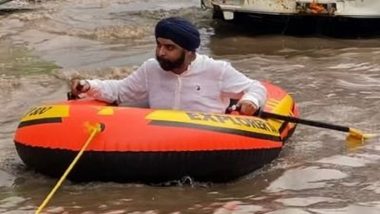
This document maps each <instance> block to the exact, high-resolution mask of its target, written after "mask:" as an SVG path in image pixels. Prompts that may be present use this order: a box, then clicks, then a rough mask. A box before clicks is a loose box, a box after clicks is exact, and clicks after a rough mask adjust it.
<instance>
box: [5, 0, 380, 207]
mask: <svg viewBox="0 0 380 214" xmlns="http://www.w3.org/2000/svg"><path fill="white" fill-rule="evenodd" d="M4 6H5V5H3V6H2V7H4ZM20 7H21V8H26V9H16V8H20ZM171 15H179V16H184V17H187V18H188V19H190V20H192V21H193V22H194V23H195V24H196V25H197V26H198V27H199V28H200V31H201V34H202V46H201V48H200V49H199V52H201V53H205V54H209V55H211V56H212V57H214V58H218V59H226V60H228V61H230V62H231V63H232V64H233V65H234V66H235V67H236V68H238V69H239V70H241V71H242V72H244V73H246V74H247V75H248V76H250V77H252V78H256V79H259V80H269V81H271V82H273V83H275V84H277V85H279V86H281V87H283V88H284V89H286V90H287V91H289V93H291V94H292V96H293V97H294V98H295V99H296V101H297V103H298V105H299V108H300V110H301V115H302V117H304V118H309V119H315V120H320V121H325V122H330V123H334V124H341V125H346V126H350V127H351V126H352V127H356V128H359V129H360V130H364V131H365V132H369V133H379V132H380V124H379V122H378V121H379V120H380V113H379V111H378V109H379V108H378V106H379V105H380V87H379V85H380V73H379V71H380V63H379V62H380V54H379V53H380V39H376V38H368V39H336V38H329V37H317V36H308V37H293V36H282V35H256V34H254V33H252V32H251V31H250V30H248V29H246V30H244V29H241V28H238V27H234V26H231V25H230V24H225V23H220V22H218V21H214V20H212V19H211V14H210V12H209V11H202V10H201V9H200V6H199V2H198V1H195V0H194V1H185V0H183V1H182V0H179V1H176V4H173V3H172V2H170V1H168V0H159V1H153V0H147V1H137V0H136V1H135V0H112V1H109V0H108V1H106V0H96V1H90V0H83V1H79V2H78V1H74V0H67V1H42V2H40V3H32V2H26V1H14V2H12V3H8V4H7V9H6V10H5V11H2V12H0V95H1V100H0V105H1V107H2V108H1V109H0V115H1V117H0V212H1V213H33V211H34V210H35V209H36V208H37V207H38V206H39V205H40V203H41V202H42V200H43V199H44V198H45V196H46V195H47V193H48V192H49V191H50V190H51V188H52V187H53V185H54V184H55V182H56V180H55V179H51V178H48V177H46V176H43V175H40V174H36V173H34V172H33V171H31V170H28V169H26V168H25V166H24V165H23V163H22V161H21V160H20V159H19V158H18V155H17V153H16V150H15V148H14V144H13V134H14V131H15V130H16V127H17V125H18V122H19V119H20V117H21V116H22V114H23V113H24V112H25V111H26V110H27V109H28V108H29V107H30V106H32V105H34V104H39V103H42V102H52V101H57V100H63V99H66V91H67V90H68V86H67V82H68V80H69V79H70V78H71V77H72V76H74V75H75V76H77V75H79V76H83V77H87V78H122V77H124V76H126V75H128V74H129V73H130V72H131V71H132V70H133V69H135V68H136V66H138V65H140V64H141V63H142V62H143V61H144V60H146V59H147V58H149V57H152V56H153V54H154V53H153V51H152V50H153V49H154V47H155V42H154V37H153V26H154V24H155V23H156V22H157V21H158V20H159V19H160V18H162V17H166V16H171ZM345 137H346V134H345V133H338V132H336V131H331V130H323V129H317V128H312V127H307V126H302V125H299V126H298V128H297V130H296V132H295V134H294V135H293V137H292V138H291V139H290V141H289V142H288V143H287V145H286V146H285V149H284V150H283V151H282V153H281V155H280V157H279V158H278V159H277V160H275V161H274V162H273V163H271V164H268V165H267V166H265V167H264V168H263V169H261V170H259V171H256V172H254V173H252V174H251V175H248V176H246V177H244V178H241V179H240V180H238V181H235V182H231V183H227V184H204V183H196V182H195V183H193V182H189V181H187V182H185V184H181V183H179V184H178V185H175V186H170V187H160V186H149V185H142V184H116V183H85V184H76V183H71V182H69V181H67V182H65V184H64V185H63V186H62V187H61V189H60V190H59V191H58V192H57V194H56V195H55V196H54V198H53V200H52V201H51V202H50V203H49V206H48V208H47V210H49V211H50V213H63V212H65V211H67V212H69V213H87V214H88V213H218V214H221V213H270V214H277V213H292V214H294V213H301V214H303V213H318V214H330V213H366V214H372V213H379V212H380V200H379V198H380V182H379V179H380V175H379V174H378V171H379V163H380V142H379V138H373V139H369V140H368V141H366V142H365V143H364V144H363V145H361V146H359V147H356V148H355V149H354V150H352V149H349V148H347V147H346V146H347V145H346V142H345Z"/></svg>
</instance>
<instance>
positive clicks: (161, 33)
mask: <svg viewBox="0 0 380 214" xmlns="http://www.w3.org/2000/svg"><path fill="white" fill-rule="evenodd" d="M155 35H156V39H157V38H158V37H161V38H164V39H170V40H172V41H173V42H174V43H176V44H177V45H179V46H181V47H182V48H184V49H186V50H188V51H195V49H197V48H198V47H199V45H200V43H201V39H200V36H199V31H198V29H197V28H196V27H195V26H194V25H193V24H192V23H191V22H189V21H187V20H186V19H184V18H181V17H170V18H166V19H162V20H161V21H159V22H158V23H157V25H156V29H155Z"/></svg>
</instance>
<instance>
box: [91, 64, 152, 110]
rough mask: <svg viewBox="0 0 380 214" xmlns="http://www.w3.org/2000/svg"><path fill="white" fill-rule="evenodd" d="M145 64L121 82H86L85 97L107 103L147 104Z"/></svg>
mask: <svg viewBox="0 0 380 214" xmlns="http://www.w3.org/2000/svg"><path fill="white" fill-rule="evenodd" d="M145 65H146V64H145V63H144V64H143V65H142V66H140V67H139V68H138V69H137V70H136V71H135V72H133V73H132V74H130V75H128V76H127V77H126V78H124V79H122V80H87V81H88V82H89V84H90V90H89V91H88V92H87V95H89V96H91V97H93V98H95V99H97V100H101V101H105V102H108V103H113V102H117V103H141V102H147V99H148V92H147V88H148V85H147V78H146V75H147V74H146V66H145Z"/></svg>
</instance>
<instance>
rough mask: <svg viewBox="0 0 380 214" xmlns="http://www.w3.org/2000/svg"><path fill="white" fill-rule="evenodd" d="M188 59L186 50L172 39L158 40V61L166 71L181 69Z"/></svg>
mask: <svg viewBox="0 0 380 214" xmlns="http://www.w3.org/2000/svg"><path fill="white" fill-rule="evenodd" d="M185 58H186V50H185V49H183V48H181V47H180V46H178V45H177V44H175V43H174V42H173V41H171V40H170V39H164V38H157V46H156V59H157V61H158V63H159V64H160V66H161V68H162V69H164V70H165V71H173V70H174V69H177V68H180V67H181V66H182V65H183V64H184V62H185Z"/></svg>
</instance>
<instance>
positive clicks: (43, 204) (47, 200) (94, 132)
mask: <svg viewBox="0 0 380 214" xmlns="http://www.w3.org/2000/svg"><path fill="white" fill-rule="evenodd" d="M91 128H92V131H91V134H90V136H89V137H88V139H87V141H86V142H85V144H84V145H83V147H82V148H81V150H80V151H79V153H78V154H77V156H76V157H75V158H74V160H73V161H72V162H71V164H70V166H69V167H68V168H67V169H66V171H65V173H63V175H62V177H61V178H60V179H59V181H58V182H57V184H56V185H55V186H54V188H53V189H52V190H51V191H50V193H49V195H48V196H47V197H46V198H45V200H44V201H43V202H42V204H41V205H40V206H39V207H38V209H37V210H36V212H35V214H39V213H41V211H42V209H43V208H44V207H45V206H46V205H47V203H48V202H49V201H50V199H51V198H52V197H53V195H54V193H55V192H56V191H57V190H58V188H59V187H60V186H61V185H62V183H63V181H64V180H65V179H66V177H67V175H68V174H69V173H70V171H71V170H72V169H73V168H74V166H75V164H76V163H77V162H78V160H79V158H80V157H81V156H82V154H83V152H84V151H85V150H86V148H87V146H88V145H89V144H90V143H91V141H92V139H93V138H94V137H95V135H96V134H97V133H99V132H101V127H100V124H97V125H96V126H93V127H91Z"/></svg>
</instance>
